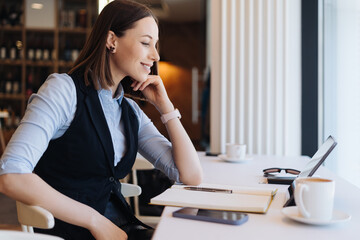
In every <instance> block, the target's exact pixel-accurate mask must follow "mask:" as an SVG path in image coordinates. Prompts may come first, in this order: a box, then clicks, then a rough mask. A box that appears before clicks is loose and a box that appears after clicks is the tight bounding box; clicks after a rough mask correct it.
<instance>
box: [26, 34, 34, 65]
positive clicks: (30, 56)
mask: <svg viewBox="0 0 360 240" xmlns="http://www.w3.org/2000/svg"><path fill="white" fill-rule="evenodd" d="M34 40H35V39H34V37H33V36H32V37H30V36H29V37H28V41H27V59H28V60H31V61H32V60H34V59H35V50H34V45H33V42H34Z"/></svg>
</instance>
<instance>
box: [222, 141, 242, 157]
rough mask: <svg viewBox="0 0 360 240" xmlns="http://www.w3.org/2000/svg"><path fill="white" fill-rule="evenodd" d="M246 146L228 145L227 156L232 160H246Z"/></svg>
mask: <svg viewBox="0 0 360 240" xmlns="http://www.w3.org/2000/svg"><path fill="white" fill-rule="evenodd" d="M245 155H246V145H245V144H236V143H228V144H226V156H227V157H228V158H232V159H245Z"/></svg>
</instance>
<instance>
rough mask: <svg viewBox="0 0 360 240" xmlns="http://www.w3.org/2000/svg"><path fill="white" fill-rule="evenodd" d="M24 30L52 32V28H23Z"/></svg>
mask: <svg viewBox="0 0 360 240" xmlns="http://www.w3.org/2000/svg"><path fill="white" fill-rule="evenodd" d="M25 31H26V32H40V33H41V32H43V33H54V29H53V28H25Z"/></svg>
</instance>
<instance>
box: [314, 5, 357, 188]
mask: <svg viewBox="0 0 360 240" xmlns="http://www.w3.org/2000/svg"><path fill="white" fill-rule="evenodd" d="M320 16H321V14H320ZM323 17H324V18H323V27H324V28H323V39H324V45H323V64H324V65H323V67H324V68H323V76H324V81H323V104H324V105H323V119H324V121H323V137H324V139H325V138H326V137H327V136H328V135H330V134H331V135H333V136H334V137H335V138H336V140H337V142H338V145H337V147H336V148H335V150H334V152H333V153H332V154H331V155H330V156H329V159H328V160H327V161H326V166H327V167H328V168H329V169H331V170H332V171H334V172H335V173H337V174H338V175H340V176H342V177H343V178H345V179H347V180H348V181H350V182H352V183H354V184H355V185H357V186H359V187H360V150H359V149H360V1H358V0H324V5H323Z"/></svg>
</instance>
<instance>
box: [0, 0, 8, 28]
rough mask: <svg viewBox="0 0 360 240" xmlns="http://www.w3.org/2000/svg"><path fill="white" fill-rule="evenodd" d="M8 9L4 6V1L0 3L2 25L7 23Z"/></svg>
mask: <svg viewBox="0 0 360 240" xmlns="http://www.w3.org/2000/svg"><path fill="white" fill-rule="evenodd" d="M8 17H9V16H8V10H7V8H6V5H5V3H3V4H2V5H1V10H0V25H2V26H6V25H8Z"/></svg>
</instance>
